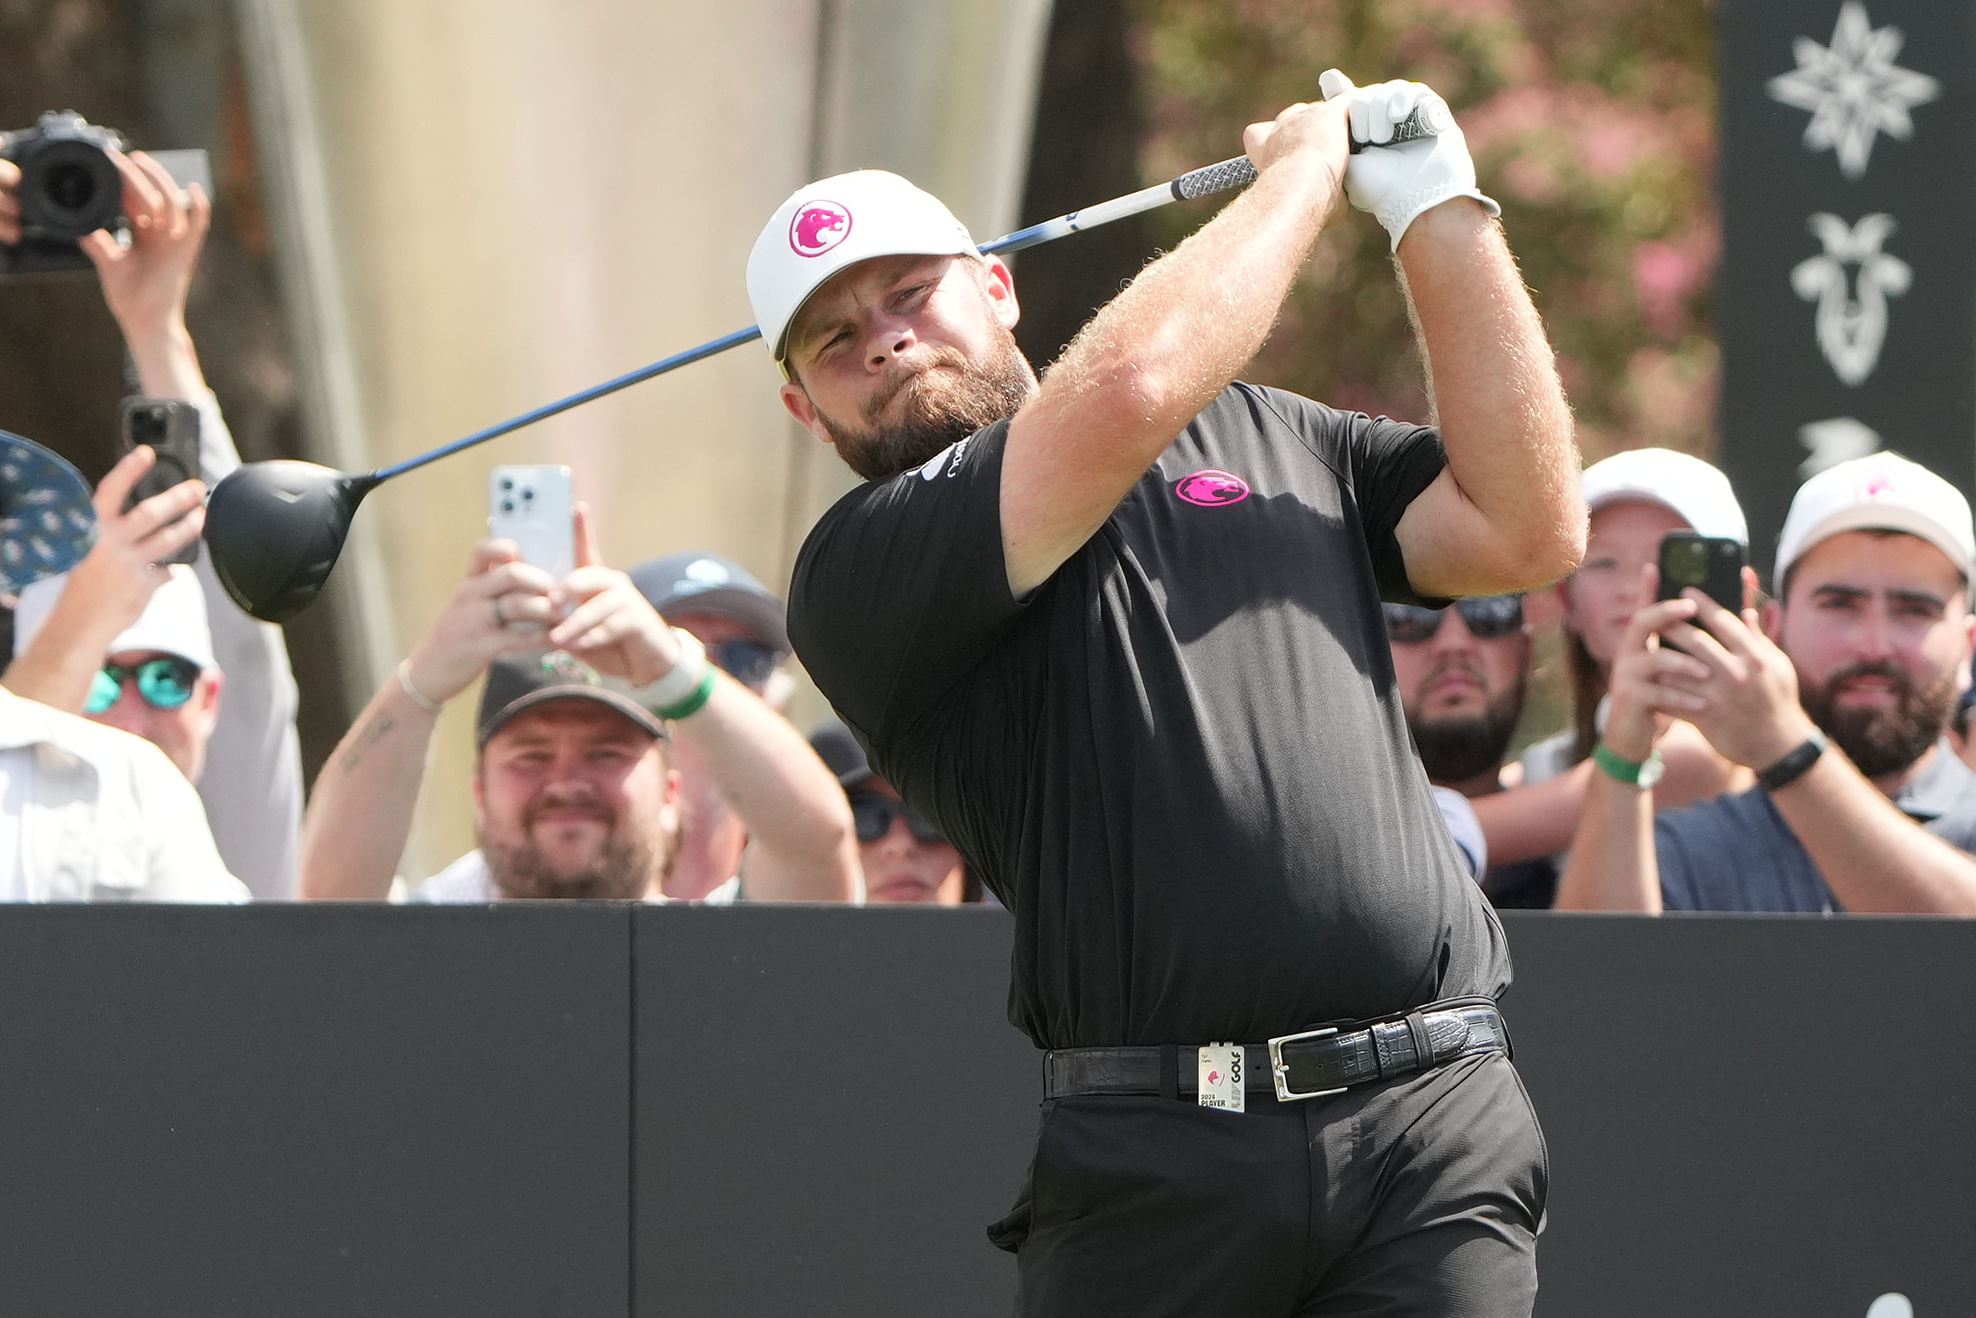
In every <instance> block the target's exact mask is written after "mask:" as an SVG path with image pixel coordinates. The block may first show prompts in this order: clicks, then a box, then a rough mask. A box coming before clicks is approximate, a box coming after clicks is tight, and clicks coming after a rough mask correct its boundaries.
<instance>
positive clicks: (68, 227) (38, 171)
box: [20, 139, 123, 242]
mask: <svg viewBox="0 0 1976 1318" xmlns="http://www.w3.org/2000/svg"><path fill="white" fill-rule="evenodd" d="M20 198H21V222H22V225H23V227H24V228H26V229H28V230H29V231H30V232H31V233H32V234H34V235H36V236H39V237H44V238H56V239H64V240H67V241H71V242H72V241H74V240H75V239H78V238H81V237H83V236H84V235H85V234H90V233H94V232H95V231H96V230H98V229H102V228H107V227H108V226H109V225H111V224H112V223H114V222H115V221H116V218H117V211H118V208H119V207H120V206H121V205H122V202H123V176H122V175H120V174H118V173H117V167H116V165H115V164H114V163H112V162H111V160H110V157H109V156H108V155H107V154H106V153H105V152H104V150H103V148H102V147H100V146H98V145H96V144H95V143H93V142H88V141H82V140H76V139H61V140H56V141H53V142H46V143H43V144H42V145H41V146H40V147H39V148H37V149H36V150H35V151H33V152H32V153H31V154H30V155H29V156H27V157H25V158H23V159H22V161H21V186H20Z"/></svg>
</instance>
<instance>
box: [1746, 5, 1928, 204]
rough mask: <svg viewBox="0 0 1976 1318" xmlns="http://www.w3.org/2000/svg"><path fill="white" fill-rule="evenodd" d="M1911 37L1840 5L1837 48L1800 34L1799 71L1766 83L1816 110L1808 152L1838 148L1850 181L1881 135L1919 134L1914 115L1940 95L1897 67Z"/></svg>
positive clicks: (1782, 97)
mask: <svg viewBox="0 0 1976 1318" xmlns="http://www.w3.org/2000/svg"><path fill="white" fill-rule="evenodd" d="M1906 40H1907V37H1906V35H1905V34H1904V33H1902V31H1901V30H1900V29H1899V28H1897V27H1883V28H1875V27H1874V26H1873V24H1872V22H1871V20H1869V19H1868V18H1867V17H1866V6H1865V5H1863V4H1861V3H1859V0H1846V3H1845V4H1843V5H1841V6H1839V21H1838V24H1837V25H1836V26H1835V27H1834V28H1833V29H1832V44H1831V45H1830V46H1829V47H1827V46H1821V45H1819V44H1818V43H1817V42H1816V41H1813V40H1812V39H1811V38H1810V37H1799V38H1798V39H1797V40H1796V41H1794V42H1792V43H1791V49H1792V53H1793V54H1795V55H1796V56H1797V60H1798V67H1797V68H1796V69H1794V70H1792V71H1791V72H1789V73H1782V74H1779V75H1778V76H1776V77H1774V78H1772V79H1771V80H1770V81H1769V83H1768V84H1766V86H1767V88H1768V90H1769V93H1770V98H1771V99H1772V100H1774V101H1782V102H1783V103H1784V104H1785V105H1791V106H1796V107H1797V108H1798V109H1800V110H1808V111H1810V112H1811V122H1810V123H1809V124H1807V125H1806V126H1805V130H1804V145H1805V149H1806V150H1807V151H1823V150H1825V149H1826V148H1827V147H1830V148H1832V149H1833V150H1834V151H1836V152H1837V153H1838V157H1839V172H1840V173H1842V174H1844V175H1845V176H1846V177H1847V178H1850V179H1857V178H1861V177H1863V176H1864V175H1865V173H1866V161H1867V158H1868V157H1869V156H1871V155H1872V154H1873V138H1874V135H1875V134H1878V133H1885V134H1887V136H1889V137H1897V138H1899V139H1901V140H1902V141H1903V142H1904V141H1906V140H1907V139H1909V138H1910V137H1913V136H1914V120H1913V119H1912V118H1910V117H1909V115H1908V111H1909V110H1911V109H1913V108H1914V107H1915V106H1917V105H1924V104H1926V103H1927V102H1929V101H1932V100H1934V99H1935V98H1936V97H1937V96H1939V95H1941V92H1942V84H1941V83H1939V82H1937V81H1936V80H1935V79H1933V78H1931V77H1929V76H1928V75H1927V74H1925V73H1916V72H1914V71H1913V70H1912V69H1903V68H1900V67H1899V66H1897V65H1896V64H1895V63H1894V58H1895V56H1897V55H1899V54H1900V53H1901V44H1902V43H1903V42H1904V41H1906Z"/></svg>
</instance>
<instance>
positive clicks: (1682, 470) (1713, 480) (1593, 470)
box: [1581, 448, 1750, 549]
mask: <svg viewBox="0 0 1976 1318" xmlns="http://www.w3.org/2000/svg"><path fill="white" fill-rule="evenodd" d="M1581 480H1582V482H1583V485H1582V488H1583V490H1584V493H1585V511H1586V512H1588V513H1595V512H1597V511H1598V510H1599V509H1601V508H1603V507H1605V506H1606V505H1607V504H1609V503H1620V502H1623V501H1625V500H1627V499H1645V500H1647V501H1648V502H1650V503H1657V504H1660V505H1662V506H1663V507H1665V508H1670V509H1672V510H1673V511H1674V514H1675V515H1676V516H1677V517H1679V518H1680V519H1681V520H1682V521H1684V522H1686V523H1687V524H1688V525H1689V527H1690V528H1692V529H1693V530H1695V531H1697V532H1699V533H1700V534H1702V535H1712V536H1720V537H1722V538H1723V539H1726V540H1734V541H1736V542H1737V543H1738V544H1740V545H1742V546H1743V548H1745V549H1748V548H1749V545H1750V526H1749V522H1748V521H1747V520H1745V519H1744V517H1743V506H1742V505H1741V504H1739V503H1737V502H1736V492H1735V491H1734V490H1732V489H1730V488H1729V478H1728V477H1727V476H1725V475H1723V474H1722V472H1721V471H1720V470H1719V469H1717V468H1716V467H1714V466H1711V465H1710V464H1709V463H1706V462H1703V461H1702V460H1701V459H1700V458H1698V457H1695V456H1693V455H1692V454H1688V453H1682V452H1680V451H1678V450H1676V449H1671V448H1636V449H1628V450H1626V451H1625V452H1624V453H1615V454H1613V455H1612V456H1611V457H1609V458H1607V459H1605V460H1604V461H1602V462H1595V463H1593V464H1592V465H1591V466H1589V467H1587V468H1585V474H1584V476H1583V477H1581Z"/></svg>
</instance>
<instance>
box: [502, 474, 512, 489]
mask: <svg viewBox="0 0 1976 1318" xmlns="http://www.w3.org/2000/svg"><path fill="white" fill-rule="evenodd" d="M514 487H515V478H514V477H512V476H503V477H502V478H501V488H502V489H504V490H512V489H513V488H514Z"/></svg>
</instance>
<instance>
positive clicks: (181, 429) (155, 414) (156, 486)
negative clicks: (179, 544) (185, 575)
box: [123, 398, 199, 563]
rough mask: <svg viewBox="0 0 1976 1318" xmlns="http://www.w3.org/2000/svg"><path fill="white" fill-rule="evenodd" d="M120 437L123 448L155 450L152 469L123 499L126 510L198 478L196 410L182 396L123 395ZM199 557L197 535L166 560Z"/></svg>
mask: <svg viewBox="0 0 1976 1318" xmlns="http://www.w3.org/2000/svg"><path fill="white" fill-rule="evenodd" d="M123 438H124V448H125V450H126V451H128V450H130V449H134V448H136V447H137V446H138V445H139V444H144V445H148V446H149V447H151V448H152V449H155V450H156V451H157V455H158V460H157V461H156V462H154V463H152V464H151V470H149V471H147V472H145V473H144V474H143V475H142V476H141V477H139V478H138V481H137V485H136V487H135V488H133V489H132V490H131V492H130V497H129V498H128V499H126V500H124V511H125V512H129V511H130V510H131V509H132V508H135V507H136V506H137V505H138V504H140V503H142V502H144V501H145V500H146V499H148V498H150V497H151V496H152V495H154V494H163V493H164V492H165V491H166V490H169V489H171V488H172V487H173V486H175V485H179V484H182V483H184V482H185V481H191V480H198V479H199V409H198V408H197V407H196V406H194V405H193V404H191V403H188V402H186V401H185V400H184V399H182V398H126V399H124V401H123ZM198 557H199V541H198V539H197V537H194V539H193V540H192V541H191V542H190V543H189V544H187V545H185V546H184V547H183V548H182V549H180V550H179V551H178V552H177V553H175V554H173V555H171V556H170V557H169V558H165V559H162V560H160V561H161V562H165V563H190V562H193V561H195V560H196V559H197V558H198Z"/></svg>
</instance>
